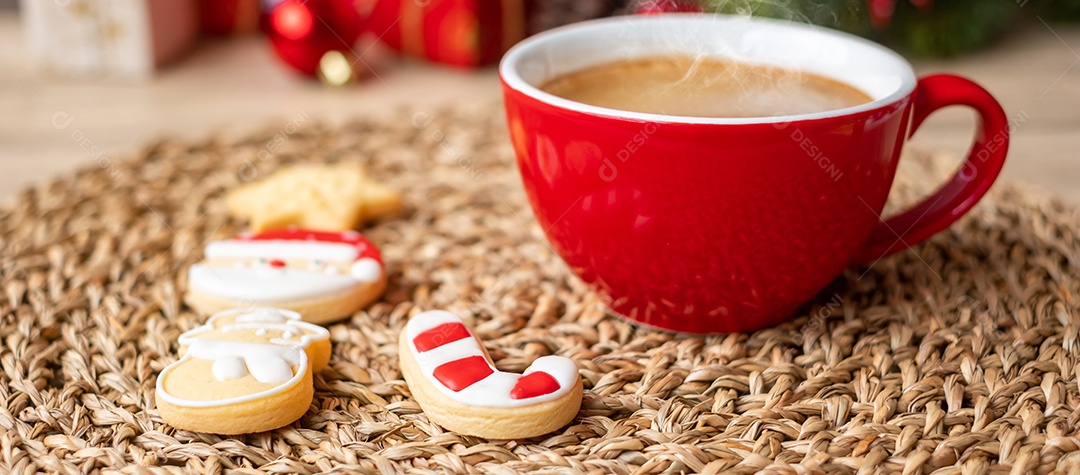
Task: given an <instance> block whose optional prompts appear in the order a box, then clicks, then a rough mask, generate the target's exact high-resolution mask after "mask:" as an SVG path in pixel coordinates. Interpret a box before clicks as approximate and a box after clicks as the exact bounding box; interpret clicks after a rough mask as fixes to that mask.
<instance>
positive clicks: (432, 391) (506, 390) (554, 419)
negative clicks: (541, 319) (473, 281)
mask: <svg viewBox="0 0 1080 475" xmlns="http://www.w3.org/2000/svg"><path fill="white" fill-rule="evenodd" d="M398 350H399V354H400V358H401V372H402V374H403V375H404V377H405V381H406V382H407V383H408V384H409V390H410V391H411V392H412V395H413V397H415V398H416V400H417V402H419V403H420V407H421V408H423V409H424V413H425V414H427V416H428V419H430V420H431V421H432V422H435V423H437V424H439V425H441V426H443V427H445V428H446V429H449V430H452V431H454V432H457V433H460V434H465V435H473V436H478V437H486V438H490V439H517V438H525V437H535V436H538V435H542V434H546V433H548V432H551V431H553V430H555V429H558V428H560V427H562V426H564V425H566V424H567V423H569V422H570V421H571V420H573V419H574V416H575V415H577V413H578V410H579V409H580V408H581V398H582V384H581V377H580V376H579V375H578V369H577V365H576V364H575V363H574V361H573V360H571V359H569V358H564V357H562V356H544V357H540V358H537V359H536V361H534V362H533V364H532V365H530V366H529V367H528V368H527V369H526V370H525V372H524V373H522V374H516V373H506V372H503V371H499V370H497V369H495V366H494V365H493V364H492V362H491V358H490V357H489V356H488V354H487V351H486V350H485V349H484V347H483V346H481V345H480V341H479V340H478V339H477V338H476V336H475V335H473V333H472V331H471V330H469V328H468V327H466V326H465V324H464V323H463V322H462V320H461V319H460V318H459V317H458V316H457V315H454V314H452V313H450V312H446V311H441V310H434V311H428V312H424V313H421V314H419V315H416V316H415V317H412V318H411V319H410V320H409V322H408V323H407V324H406V325H405V329H404V330H403V331H402V332H401V338H400V340H399V342H398Z"/></svg>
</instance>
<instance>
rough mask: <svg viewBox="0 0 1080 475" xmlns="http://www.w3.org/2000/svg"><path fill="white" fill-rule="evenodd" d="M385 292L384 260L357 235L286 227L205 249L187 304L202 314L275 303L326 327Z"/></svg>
mask: <svg viewBox="0 0 1080 475" xmlns="http://www.w3.org/2000/svg"><path fill="white" fill-rule="evenodd" d="M385 288H386V272H385V270H384V268H383V263H382V256H381V255H380V254H379V250H378V249H377V248H376V247H375V245H374V244H372V243H370V242H368V240H366V239H364V237H363V236H361V235H360V233H358V232H356V231H345V232H324V231H309V230H304V229H297V228H286V229H280V230H276V231H266V232H262V233H258V234H241V235H239V236H237V237H235V238H233V239H229V240H225V241H215V242H211V243H209V244H207V246H206V252H205V260H203V261H202V262H200V263H197V264H195V265H192V266H191V268H189V269H188V292H187V295H186V297H185V301H186V302H187V303H188V304H189V305H191V306H192V307H194V308H195V309H196V310H198V311H200V312H203V313H214V312H219V311H222V310H225V309H230V308H236V307H251V306H273V307H279V308H285V309H289V310H294V311H297V312H299V313H300V314H301V315H303V316H304V320H305V321H309V322H314V323H326V322H330V321H333V320H337V319H341V318H343V317H346V316H348V315H351V314H352V313H353V312H355V311H357V310H359V309H361V308H363V307H364V306H366V305H368V304H369V303H371V302H372V301H373V300H375V299H376V298H378V296H379V295H380V294H382V292H383V290H384V289H385Z"/></svg>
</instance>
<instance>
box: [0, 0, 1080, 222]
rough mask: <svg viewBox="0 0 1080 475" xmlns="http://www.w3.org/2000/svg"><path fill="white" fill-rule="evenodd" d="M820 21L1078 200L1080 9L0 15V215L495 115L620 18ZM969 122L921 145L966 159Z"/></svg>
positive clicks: (200, 9) (935, 133) (633, 6)
mask: <svg viewBox="0 0 1080 475" xmlns="http://www.w3.org/2000/svg"><path fill="white" fill-rule="evenodd" d="M673 11H706V12H722V13H729V14H737V15H759V16H769V17H776V18H784V19H789V20H794V21H800V22H811V23H815V24H820V25H824V26H828V27H831V28H837V29H841V30H845V31H848V32H852V33H855V34H859V35H862V36H866V37H868V38H871V39H873V40H875V41H879V42H882V43H884V44H886V45H889V46H890V47H892V48H895V49H897V50H898V51H900V52H902V53H903V54H905V55H906V56H908V57H909V58H910V59H911V60H912V62H913V64H914V65H915V66H916V69H917V70H918V72H919V73H920V74H930V73H935V72H951V73H956V74H961V75H965V76H968V77H970V78H972V79H974V80H975V81H977V82H979V83H981V84H982V85H984V86H985V87H986V88H987V89H989V90H990V91H991V92H992V93H994V94H995V95H996V96H997V97H998V99H999V100H1000V101H1001V102H1002V104H1003V105H1004V106H1005V108H1006V111H1007V112H1008V114H1009V117H1010V121H1011V124H1012V129H1013V133H1014V135H1013V145H1012V149H1011V153H1010V159H1009V163H1008V164H1007V165H1006V168H1005V172H1004V177H1005V179H1006V180H1012V181H1021V182H1025V183H1027V184H1030V185H1034V186H1036V187H1039V188H1043V189H1046V190H1049V191H1051V192H1053V193H1055V194H1057V195H1059V196H1062V197H1064V198H1066V199H1068V200H1071V201H1073V202H1078V203H1080V187H1077V186H1075V185H1074V183H1075V181H1076V178H1077V177H1078V175H1080V157H1077V153H1076V152H1077V150H1080V81H1078V78H1080V66H1078V63H1080V23H1077V20H1078V19H1080V0H768V1H755V0H726V1H725V0H721V1H716V0H702V1H694V0H685V1H683V0H678V1H675V0H646V1H639V0H634V1H618V0H600V1H593V0H576V1H575V0H399V1H386V0H18V1H16V0H0V104H2V105H3V109H2V110H3V111H4V112H5V113H4V114H2V115H0V202H3V201H8V200H10V199H11V198H12V197H13V196H14V195H15V194H16V193H17V192H18V190H20V189H21V188H23V187H25V186H27V185H29V184H31V183H35V182H39V181H42V180H45V179H48V178H49V177H50V176H52V175H54V174H57V173H61V172H65V171H69V170H71V169H73V168H76V167H80V166H101V167H107V166H108V164H109V163H110V161H111V160H121V159H123V158H124V157H125V156H126V155H128V154H131V153H132V152H134V151H136V150H138V148H139V147H140V146H144V145H145V144H147V143H150V142H151V141H153V140H154V139H155V138H159V137H181V138H197V137H203V136H207V135H211V134H231V133H242V132H243V131H247V130H251V129H255V128H259V127H261V126H265V125H267V124H272V123H279V124H280V123H282V122H292V123H296V124H297V125H300V124H302V123H315V122H328V123H334V122H340V121H348V120H350V119H355V118H361V117H377V116H386V115H390V114H394V113H395V112H398V111H401V110H403V109H405V110H421V111H433V110H435V109H438V108H440V107H446V106H454V105H470V106H471V105H478V104H493V103H495V102H497V101H498V100H499V98H500V92H499V88H498V78H497V75H496V72H495V68H494V64H495V63H497V61H498V58H499V56H500V55H501V54H502V52H503V51H505V49H506V48H508V47H509V46H511V45H512V44H513V43H514V42H516V41H518V40H520V39H521V38H523V37H525V36H527V35H529V34H533V33H536V32H539V31H543V30H545V29H549V28H552V27H556V26H559V25H562V24H567V23H572V22H576V21H582V20H587V19H590V18H596V17H603V16H611V15H624V14H664V13H666V12H673ZM973 120H974V119H973V114H972V113H970V112H968V111H965V110H946V111H943V112H941V113H939V114H937V115H935V116H934V117H932V118H931V119H930V121H929V122H928V123H927V124H926V125H925V126H924V127H922V129H920V132H919V134H918V136H917V137H916V139H915V142H914V146H917V147H923V148H930V149H934V150H943V151H948V152H951V153H953V154H954V155H956V156H957V157H959V156H960V155H961V154H962V153H963V152H964V151H965V149H966V147H967V145H968V144H969V143H970V137H971V134H972V131H973V130H974V121H973Z"/></svg>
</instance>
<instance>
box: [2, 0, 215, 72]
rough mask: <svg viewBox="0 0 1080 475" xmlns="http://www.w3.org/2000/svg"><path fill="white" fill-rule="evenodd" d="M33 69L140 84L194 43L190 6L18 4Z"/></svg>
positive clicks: (105, 1)
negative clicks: (133, 80) (35, 67)
mask: <svg viewBox="0 0 1080 475" xmlns="http://www.w3.org/2000/svg"><path fill="white" fill-rule="evenodd" d="M20 10H21V15H22V23H23V28H24V29H25V33H26V38H27V43H28V46H29V53H30V56H31V58H32V59H33V61H34V62H35V63H37V64H36V65H37V66H38V67H40V68H41V69H44V70H46V71H49V72H54V73H58V74H62V75H70V76H78V77H87V76H113V77H123V78H145V77H148V76H151V75H152V74H153V73H154V71H156V70H157V69H158V68H160V67H162V66H164V65H166V64H168V63H169V62H171V61H173V60H175V59H177V58H178V57H180V56H181V55H182V54H183V53H184V52H186V51H187V50H188V49H189V48H190V47H191V46H192V45H193V44H194V43H195V41H196V40H197V39H198V29H199V15H198V9H197V6H196V4H195V0H93V1H90V0H67V1H55V0H22V1H21V2H20Z"/></svg>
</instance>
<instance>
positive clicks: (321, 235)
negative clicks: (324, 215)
mask: <svg viewBox="0 0 1080 475" xmlns="http://www.w3.org/2000/svg"><path fill="white" fill-rule="evenodd" d="M234 239H236V240H238V241H319V242H333V243H341V244H349V245H351V246H353V247H355V248H356V259H357V260H359V259H363V258H365V257H370V258H372V259H375V260H376V261H379V263H380V264H381V263H382V254H380V253H379V249H378V248H376V247H375V245H374V244H372V243H371V241H368V240H367V239H364V236H362V235H360V233H358V232H356V231H345V232H329V231H314V230H310V229H300V228H296V227H291V226H290V227H287V228H282V229H272V230H270V231H263V232H261V233H257V234H241V235H240V236H237V237H236V238H234Z"/></svg>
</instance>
